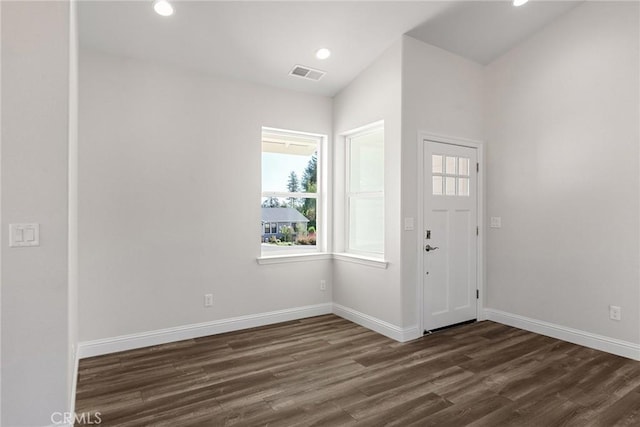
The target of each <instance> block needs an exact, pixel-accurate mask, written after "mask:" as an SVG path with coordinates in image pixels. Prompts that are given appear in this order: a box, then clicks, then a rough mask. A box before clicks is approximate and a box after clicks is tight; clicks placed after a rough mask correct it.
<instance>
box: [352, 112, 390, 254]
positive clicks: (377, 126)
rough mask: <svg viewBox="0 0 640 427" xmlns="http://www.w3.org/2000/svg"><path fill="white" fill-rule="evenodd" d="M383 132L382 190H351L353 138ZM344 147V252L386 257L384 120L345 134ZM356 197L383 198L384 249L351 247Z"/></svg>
mask: <svg viewBox="0 0 640 427" xmlns="http://www.w3.org/2000/svg"><path fill="white" fill-rule="evenodd" d="M379 131H380V132H382V138H383V142H382V144H383V145H382V149H383V155H382V171H381V173H382V190H380V191H359V192H354V191H351V144H352V140H353V139H354V138H356V137H362V136H366V135H369V134H371V133H375V132H379ZM344 142H345V143H344V149H345V168H344V170H345V177H344V183H345V186H344V231H345V233H344V238H345V240H344V252H345V253H346V254H352V255H356V256H361V257H367V258H371V259H384V256H385V250H384V244H385V221H384V218H385V212H384V211H385V206H384V200H385V198H384V182H385V168H384V158H385V156H384V121H382V120H381V121H378V122H374V123H371V124H369V125H366V126H362V127H360V128H357V129H354V130H352V131H350V132H348V133H346V134H344ZM354 198H359V199H381V200H382V251H381V252H373V251H363V250H359V249H354V248H352V247H351V201H352V200H353V199H354Z"/></svg>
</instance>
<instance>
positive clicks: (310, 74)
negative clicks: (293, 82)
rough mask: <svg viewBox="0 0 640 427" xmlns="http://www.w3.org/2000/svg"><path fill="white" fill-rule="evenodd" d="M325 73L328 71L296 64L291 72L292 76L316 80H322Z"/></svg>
mask: <svg viewBox="0 0 640 427" xmlns="http://www.w3.org/2000/svg"><path fill="white" fill-rule="evenodd" d="M325 74H327V73H326V72H324V71H320V70H314V69H313V68H309V67H303V66H302V65H296V66H295V67H293V69H292V70H291V71H290V72H289V75H290V76H296V77H302V78H303V79H309V80H315V81H318V80H320V79H321V78H322V77H323V76H324V75H325Z"/></svg>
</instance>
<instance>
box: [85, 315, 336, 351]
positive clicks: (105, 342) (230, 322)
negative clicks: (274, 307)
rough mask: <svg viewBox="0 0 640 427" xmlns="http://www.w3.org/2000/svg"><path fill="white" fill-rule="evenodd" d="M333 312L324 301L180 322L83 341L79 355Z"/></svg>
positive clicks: (142, 345)
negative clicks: (186, 323) (194, 322)
mask: <svg viewBox="0 0 640 427" xmlns="http://www.w3.org/2000/svg"><path fill="white" fill-rule="evenodd" d="M331 312H332V304H331V303H325V304H317V305H308V306H304V307H296V308H289V309H285V310H278V311H271V312H268V313H259V314H251V315H248V316H239V317H232V318H229V319H221V320H214V321H211V322H204V323H196V324H192V325H185V326H177V327H174V328H166V329H158V330H155V331H149V332H141V333H137V334H130V335H121V336H117V337H113V338H106V339H100V340H94V341H84V342H81V343H79V344H78V357H79V358H81V359H83V358H85V357H92V356H100V355H103V354H109V353H115V352H118V351H124V350H132V349H135V348H141V347H149V346H152V345H158V344H166V343H169V342H174V341H181V340H187V339H191V338H198V337H204V336H207V335H215V334H222V333H225V332H233V331H239V330H241V329H247V328H255V327H258V326H265V325H271V324H273V323H280V322H288V321H290V320H297V319H303V318H305V317H313V316H320V315H323V314H331Z"/></svg>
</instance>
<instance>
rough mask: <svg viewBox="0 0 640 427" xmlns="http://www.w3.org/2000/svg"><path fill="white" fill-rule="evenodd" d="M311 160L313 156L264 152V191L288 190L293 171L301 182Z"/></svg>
mask: <svg viewBox="0 0 640 427" xmlns="http://www.w3.org/2000/svg"><path fill="white" fill-rule="evenodd" d="M309 160H311V156H300V155H295V154H281V153H264V152H263V153H262V191H288V189H287V182H288V181H289V174H290V173H291V171H293V172H295V173H296V175H297V177H298V182H301V181H302V176H303V174H304V169H305V168H306V167H307V164H308V163H309Z"/></svg>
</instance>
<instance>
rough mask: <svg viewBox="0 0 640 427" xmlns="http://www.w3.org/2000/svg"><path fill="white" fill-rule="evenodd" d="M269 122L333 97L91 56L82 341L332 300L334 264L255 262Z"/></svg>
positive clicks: (308, 113) (292, 120)
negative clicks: (209, 303)
mask: <svg viewBox="0 0 640 427" xmlns="http://www.w3.org/2000/svg"><path fill="white" fill-rule="evenodd" d="M261 126H270V127H275V128H283V129H292V130H299V131H306V132H314V133H320V134H326V135H329V134H330V133H331V99H330V98H326V97H321V96H316V95H306V94H301V93H296V92H291V91H284V90H279V89H273V88H268V87H264V86H258V85H253V84H248V83H242V82H239V81H234V80H229V79H223V78H216V77H213V76H208V75H205V74H198V73H194V72H188V71H183V70H181V69H178V68H172V67H170V66H166V65H162V64H154V63H150V62H143V61H138V60H131V59H125V58H120V57H115V56H109V55H105V54H101V53H97V52H91V51H86V50H83V49H81V53H80V154H79V156H80V168H79V182H80V183H79V248H80V257H79V263H80V271H79V282H80V289H79V322H80V331H79V338H80V341H87V340H95V339H102V338H110V337H115V336H120V335H125V334H133V333H139V332H145V331H152V330H157V329H162V328H169V327H174V326H181V325H189V324H194V323H200V322H207V321H212V320H218V319H226V318H230V317H236V316H242V315H247V314H255V313H264V312H270V311H274V310H282V309H287V308H293V307H301V306H308V305H314V304H321V303H327V302H330V301H331V292H330V291H326V292H322V291H320V290H319V281H320V280H321V279H326V280H328V282H329V285H330V281H331V280H330V279H331V269H330V265H331V264H330V263H331V261H329V260H321V261H310V262H298V263H290V264H277V265H258V264H257V262H256V257H257V256H258V255H259V254H260V243H259V235H260V208H259V206H260V205H259V203H260V191H261V184H260V183H261V176H260V168H261V166H260V165H261V143H260V138H261V136H260V135H261ZM205 293H213V296H214V307H213V308H204V307H203V295H204V294H205Z"/></svg>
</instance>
